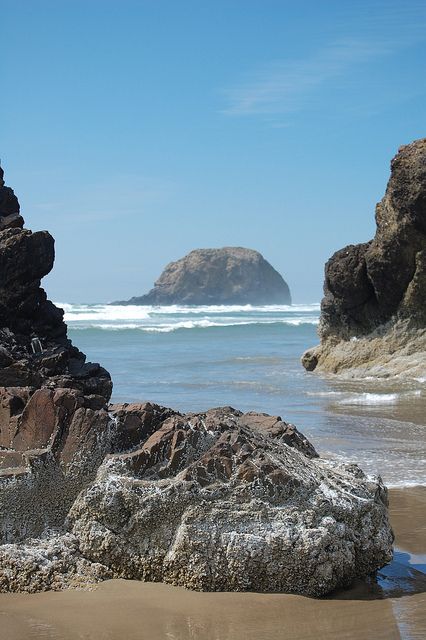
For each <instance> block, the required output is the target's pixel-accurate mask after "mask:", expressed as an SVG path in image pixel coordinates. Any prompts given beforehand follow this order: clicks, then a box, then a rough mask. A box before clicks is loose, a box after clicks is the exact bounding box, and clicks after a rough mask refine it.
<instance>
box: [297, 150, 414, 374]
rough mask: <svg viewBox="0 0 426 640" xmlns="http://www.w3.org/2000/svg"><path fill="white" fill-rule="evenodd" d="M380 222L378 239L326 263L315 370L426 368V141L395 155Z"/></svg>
mask: <svg viewBox="0 0 426 640" xmlns="http://www.w3.org/2000/svg"><path fill="white" fill-rule="evenodd" d="M376 224H377V231H376V235H375V237H374V239H373V240H371V241H370V242H366V243H364V244H360V245H349V246H348V247H345V248H344V249H341V250H340V251H337V252H336V253H335V254H334V255H333V256H332V257H331V258H330V260H329V261H328V262H327V264H326V266H325V282H324V298H323V300H322V305H321V322H320V330H319V333H320V338H321V345H320V346H319V347H317V348H315V349H313V350H309V351H308V352H307V353H306V354H304V356H303V359H302V362H303V364H304V366H305V367H306V368H307V369H308V370H313V369H314V368H316V367H317V366H318V367H319V368H320V369H323V370H331V371H340V370H344V369H348V368H356V369H357V370H358V371H368V370H369V369H371V368H374V371H375V374H376V375H381V374H383V375H389V373H402V372H403V371H404V370H405V371H406V372H407V370H408V371H410V372H411V373H412V374H413V375H415V374H417V373H419V372H421V371H422V370H423V371H424V370H425V369H426V139H422V140H417V141H415V142H413V143H412V144H409V145H407V146H404V147H401V148H400V149H399V152H398V154H397V155H396V156H395V158H394V159H393V160H392V163H391V177H390V180H389V183H388V186H387V189H386V193H385V196H384V197H383V199H382V201H381V202H379V203H378V204H377V206H376ZM354 339H355V344H354ZM351 341H352V342H351ZM390 356H392V357H390Z"/></svg>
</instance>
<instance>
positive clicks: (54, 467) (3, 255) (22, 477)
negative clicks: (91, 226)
mask: <svg viewBox="0 0 426 640" xmlns="http://www.w3.org/2000/svg"><path fill="white" fill-rule="evenodd" d="M3 175H4V174H3V170H1V173H0V176H1V188H0V483H1V488H0V507H1V509H2V512H3V513H4V514H5V517H4V518H3V519H2V522H1V525H0V540H3V541H5V540H9V539H17V538H20V537H25V536H27V535H28V534H29V533H38V532H39V531H41V530H42V529H43V528H44V527H45V526H46V525H51V524H57V523H58V522H62V521H63V519H64V516H65V514H66V512H67V510H68V508H69V507H70V504H71V503H72V501H73V499H74V498H75V496H76V494H77V493H78V491H79V490H80V488H81V487H82V486H83V484H84V481H85V480H83V478H85V477H86V476H87V475H88V476H90V475H92V476H93V474H94V472H95V471H96V469H97V467H98V466H99V464H100V462H101V461H102V458H103V456H104V455H105V453H106V451H107V450H109V444H108V437H107V436H108V433H109V424H110V422H111V418H110V417H109V415H108V412H107V402H108V400H109V398H110V395H111V390H112V383H111V378H110V376H109V373H108V372H107V371H105V369H103V368H102V367H100V366H99V365H98V364H93V363H86V362H85V360H86V357H85V355H84V354H83V353H81V352H80V351H79V350H78V349H77V348H76V347H74V346H73V345H72V344H71V341H70V340H69V339H68V338H67V328H66V325H65V323H64V321H63V311H62V309H58V308H57V307H55V305H54V304H53V303H52V302H50V301H49V300H47V296H46V293H45V292H44V290H43V289H42V288H41V287H40V280H41V278H42V277H43V276H45V275H47V274H48V273H49V272H50V270H51V269H52V266H53V261H54V240H53V238H52V236H51V235H50V234H49V233H48V232H47V231H38V232H35V233H33V232H31V231H29V230H28V229H24V228H23V225H24V220H23V218H22V217H21V216H20V213H19V211H20V207H19V202H18V200H17V198H16V196H15V195H14V193H13V191H12V189H9V188H8V187H5V186H4V182H3ZM77 461H78V465H77V464H76V463H77ZM17 494H19V496H20V503H21V507H22V508H21V510H20V511H19V510H17V509H16V504H15V498H16V495H17ZM36 496H37V499H36ZM24 504H25V509H24V507H23V505H24ZM24 512H25V513H24Z"/></svg>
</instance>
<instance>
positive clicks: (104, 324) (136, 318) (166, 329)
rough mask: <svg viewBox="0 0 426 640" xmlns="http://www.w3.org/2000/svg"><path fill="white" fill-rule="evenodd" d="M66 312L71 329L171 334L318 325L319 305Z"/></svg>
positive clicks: (90, 307)
mask: <svg viewBox="0 0 426 640" xmlns="http://www.w3.org/2000/svg"><path fill="white" fill-rule="evenodd" d="M55 304H56V305H57V306H58V307H61V308H62V309H63V310H64V312H65V318H64V319H65V322H66V323H67V324H68V325H69V327H70V329H76V330H85V329H102V330H104V331H132V330H138V331H144V332H147V333H170V332H172V331H178V330H181V329H208V328H212V327H234V326H247V325H289V326H296V327H297V326H300V325H304V324H307V325H316V324H318V322H319V309H320V307H319V304H301V305H291V306H289V305H265V306H253V305H212V306H205V305H203V306H179V305H170V306H158V307H157V306H137V305H127V306H123V305H105V304H70V303H61V302H57V303H55Z"/></svg>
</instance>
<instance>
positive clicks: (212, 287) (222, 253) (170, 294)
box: [115, 247, 291, 305]
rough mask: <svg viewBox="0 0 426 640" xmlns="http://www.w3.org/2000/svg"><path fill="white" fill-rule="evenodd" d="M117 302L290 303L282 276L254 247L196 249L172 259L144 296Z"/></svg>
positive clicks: (145, 303) (288, 291) (167, 303)
mask: <svg viewBox="0 0 426 640" xmlns="http://www.w3.org/2000/svg"><path fill="white" fill-rule="evenodd" d="M115 304H141V305H169V304H185V305H209V304H259V305H263V304H291V296H290V290H289V288H288V285H287V283H286V282H285V281H284V279H283V278H282V276H281V275H280V274H279V273H278V271H276V270H275V269H274V268H273V267H272V266H271V265H270V264H269V262H267V261H266V260H265V259H264V258H263V256H262V255H261V254H260V253H259V252H258V251H254V250H253V249H244V248H243V247H224V248H223V249H196V250H195V251H191V253H188V255H186V256H185V257H184V258H181V259H180V260H177V261H176V262H171V263H170V264H168V265H167V267H166V268H165V269H164V271H163V273H162V274H161V276H160V277H159V278H158V280H157V281H156V283H155V285H154V288H153V289H151V291H150V292H149V293H147V294H146V295H144V296H137V297H134V298H131V299H130V300H127V301H124V302H118V303H115Z"/></svg>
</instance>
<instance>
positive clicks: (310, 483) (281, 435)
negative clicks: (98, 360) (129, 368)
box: [0, 206, 392, 595]
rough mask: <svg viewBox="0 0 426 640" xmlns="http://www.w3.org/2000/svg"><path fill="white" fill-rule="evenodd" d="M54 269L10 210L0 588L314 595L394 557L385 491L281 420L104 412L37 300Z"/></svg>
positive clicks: (0, 251) (0, 296)
mask: <svg viewBox="0 0 426 640" xmlns="http://www.w3.org/2000/svg"><path fill="white" fill-rule="evenodd" d="M12 209H16V206H14V207H12ZM53 260H54V244H53V239H52V237H51V236H50V235H49V234H48V233H47V232H45V231H42V232H36V233H32V232H31V231H29V230H27V229H24V228H23V220H22V218H21V216H20V213H19V208H18V211H17V212H16V211H14V212H12V213H10V212H9V210H6V211H5V215H3V216H0V591H3V592H7V591H28V592H34V591H40V590H45V589H61V588H64V587H67V586H82V585H85V584H87V583H90V582H96V581H99V580H103V579H106V578H112V577H125V578H136V579H142V580H162V581H165V582H168V583H171V584H178V585H183V586H186V587H189V588H192V589H201V590H254V589H256V590H259V591H288V592H295V593H304V594H309V595H322V594H324V593H327V592H329V591H331V590H332V589H334V588H336V587H339V586H344V585H347V584H349V583H350V582H351V581H352V580H353V579H354V578H357V577H363V576H366V575H369V574H370V573H371V572H374V571H375V570H376V569H378V568H379V567H381V566H382V565H384V564H385V563H386V562H387V561H388V560H389V559H390V557H391V554H392V532H391V529H390V526H389V522H388V516H387V495H386V490H385V488H384V486H383V484H382V482H381V480H380V478H372V477H366V476H365V475H364V474H363V472H362V471H361V470H360V469H359V468H358V467H356V466H354V465H342V464H338V463H336V462H327V461H325V460H321V459H320V458H319V457H318V455H317V453H316V451H315V449H314V447H313V446H312V444H311V443H310V442H309V441H308V440H307V438H305V437H304V436H303V435H302V434H301V433H300V432H299V431H298V430H297V429H296V427H294V426H293V425H291V424H288V423H286V422H284V421H283V420H282V419H281V418H280V417H279V416H268V415H266V414H259V413H245V414H243V413H241V412H240V411H236V410H235V409H232V408H231V407H224V408H220V409H212V410H210V411H207V412H205V413H197V414H193V413H192V414H187V415H181V414H180V413H179V412H177V411H174V410H172V409H170V408H166V407H160V406H158V405H155V404H152V403H149V402H146V403H133V404H127V403H122V404H116V405H110V406H107V402H108V400H109V398H110V394H111V387H112V384H111V380H110V377H109V374H108V373H107V372H106V371H105V370H104V369H102V367H100V366H99V365H98V364H93V363H86V362H85V356H84V354H82V353H81V352H80V351H79V350H78V349H77V348H76V347H74V346H73V345H72V344H71V342H70V340H69V339H68V338H67V331H66V326H65V324H64V322H63V313H62V311H61V310H60V309H57V308H56V307H55V306H54V305H53V304H52V303H51V302H50V301H48V300H47V297H46V294H45V292H44V291H43V289H41V287H40V279H41V278H42V277H43V276H44V275H46V274H47V273H48V272H49V271H50V269H51V268H52V265H53ZM277 275H278V274H277Z"/></svg>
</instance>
